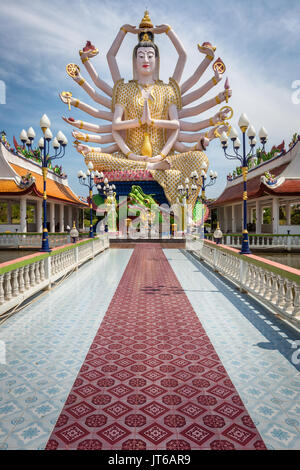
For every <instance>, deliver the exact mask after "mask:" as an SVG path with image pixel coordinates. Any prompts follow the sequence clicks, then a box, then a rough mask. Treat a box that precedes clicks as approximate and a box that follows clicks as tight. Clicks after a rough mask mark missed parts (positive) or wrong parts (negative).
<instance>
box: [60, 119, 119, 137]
mask: <svg viewBox="0 0 300 470" xmlns="http://www.w3.org/2000/svg"><path fill="white" fill-rule="evenodd" d="M62 119H63V120H64V121H65V122H67V123H68V124H71V126H74V127H77V129H84V130H85V131H91V132H97V134H106V133H107V132H111V131H112V128H111V125H107V126H98V125H97V124H92V123H90V122H86V121H79V119H74V118H72V117H70V118H66V117H65V116H62Z"/></svg>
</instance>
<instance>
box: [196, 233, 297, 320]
mask: <svg viewBox="0 0 300 470" xmlns="http://www.w3.org/2000/svg"><path fill="white" fill-rule="evenodd" d="M194 253H195V255H196V256H197V257H199V258H200V259H202V260H204V261H205V262H206V263H207V264H209V265H210V266H211V267H212V268H213V269H214V270H215V271H218V272H219V273H220V274H222V275H224V276H225V277H226V278H228V279H230V280H231V281H232V282H234V283H235V284H236V285H237V286H238V287H239V289H240V290H242V291H244V292H247V293H249V294H251V295H252V296H253V297H255V298H257V299H258V300H259V301H260V302H262V303H263V304H264V305H265V306H266V307H267V308H269V310H270V311H271V312H273V313H275V314H279V316H282V317H284V318H285V319H288V320H289V322H290V324H291V325H296V326H297V327H300V276H299V282H298V281H297V280H293V278H291V273H290V271H289V270H288V269H285V266H283V265H282V270H281V272H280V274H279V273H278V272H277V271H276V272H274V271H272V266H271V265H270V264H268V263H266V262H265V260H264V258H261V259H260V260H259V266H258V265H257V264H256V262H257V260H256V261H254V260H253V261H252V260H251V258H250V257H241V256H239V255H238V252H237V251H236V252H235V253H232V250H229V249H228V250H227V249H226V248H225V247H222V248H220V247H219V246H218V245H216V244H214V243H211V242H209V241H205V242H204V244H203V246H202V249H201V250H200V251H195V252H194Z"/></svg>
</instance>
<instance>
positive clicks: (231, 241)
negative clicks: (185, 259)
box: [207, 233, 300, 251]
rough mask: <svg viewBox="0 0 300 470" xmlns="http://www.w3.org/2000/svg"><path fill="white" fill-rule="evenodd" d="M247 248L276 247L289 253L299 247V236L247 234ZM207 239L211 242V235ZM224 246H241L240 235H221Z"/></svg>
mask: <svg viewBox="0 0 300 470" xmlns="http://www.w3.org/2000/svg"><path fill="white" fill-rule="evenodd" d="M248 237H249V246H251V247H253V248H254V247H255V248H262V249H263V248H269V247H278V248H282V247H283V248H285V249H287V251H289V250H290V249H291V248H292V247H299V246H300V235H273V234H270V235H254V234H251V233H249V234H248ZM207 239H211V240H213V235H211V234H210V235H207ZM222 243H223V244H224V245H227V246H230V247H233V248H240V247H241V246H242V235H235V234H223V240H222Z"/></svg>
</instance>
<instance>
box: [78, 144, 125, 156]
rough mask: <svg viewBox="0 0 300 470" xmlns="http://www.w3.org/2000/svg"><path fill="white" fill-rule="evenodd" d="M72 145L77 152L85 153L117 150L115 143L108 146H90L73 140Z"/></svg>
mask: <svg viewBox="0 0 300 470" xmlns="http://www.w3.org/2000/svg"><path fill="white" fill-rule="evenodd" d="M74 147H75V148H76V150H77V152H78V153H81V154H83V155H86V154H87V153H95V152H97V153H113V152H117V151H118V150H119V149H118V146H117V145H116V144H114V145H110V146H109V147H103V148H101V147H90V146H89V145H85V144H82V143H80V142H74Z"/></svg>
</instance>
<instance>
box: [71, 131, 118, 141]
mask: <svg viewBox="0 0 300 470" xmlns="http://www.w3.org/2000/svg"><path fill="white" fill-rule="evenodd" d="M72 136H73V137H74V138H75V139H76V140H82V141H83V142H95V143H97V144H100V143H101V144H111V143H114V142H115V141H114V138H113V136H112V134H107V135H95V134H83V133H82V132H77V131H73V132H72Z"/></svg>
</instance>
